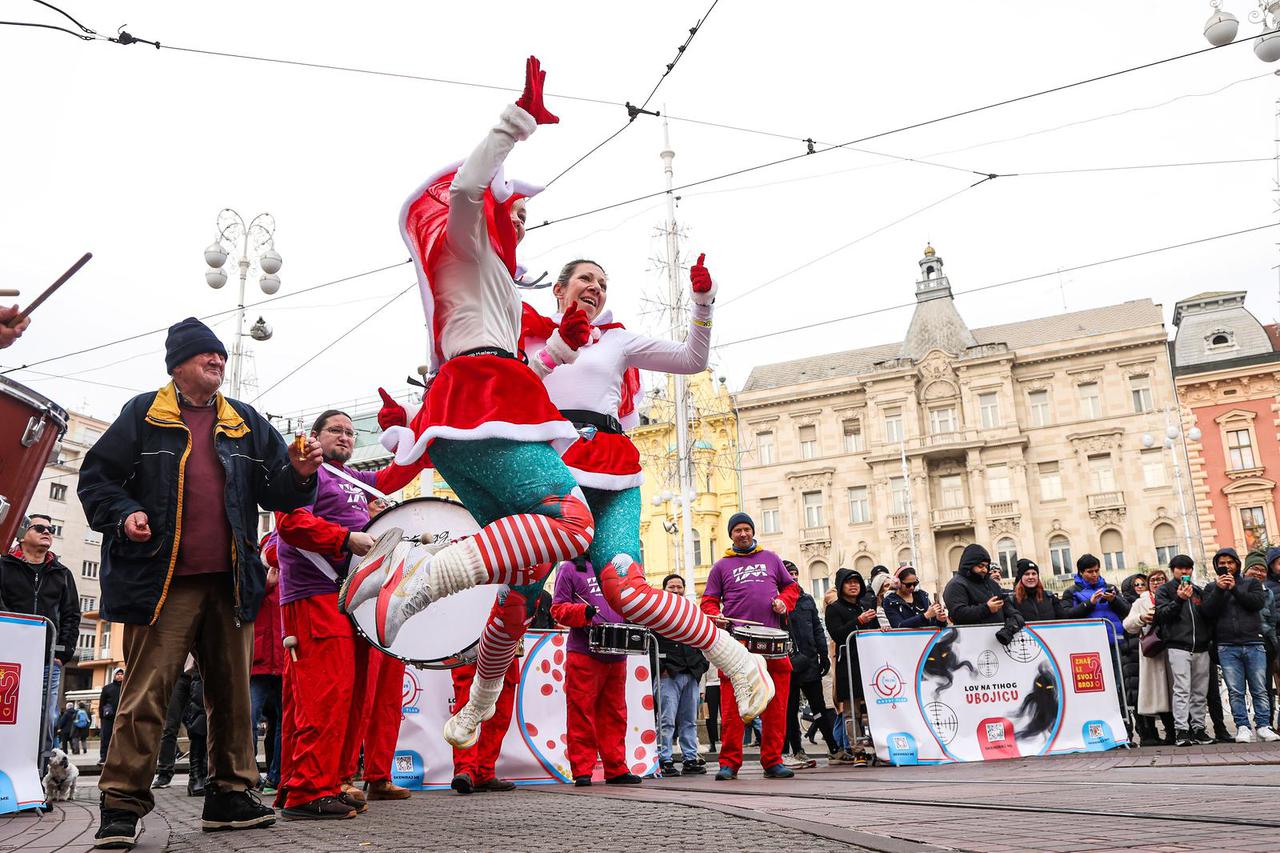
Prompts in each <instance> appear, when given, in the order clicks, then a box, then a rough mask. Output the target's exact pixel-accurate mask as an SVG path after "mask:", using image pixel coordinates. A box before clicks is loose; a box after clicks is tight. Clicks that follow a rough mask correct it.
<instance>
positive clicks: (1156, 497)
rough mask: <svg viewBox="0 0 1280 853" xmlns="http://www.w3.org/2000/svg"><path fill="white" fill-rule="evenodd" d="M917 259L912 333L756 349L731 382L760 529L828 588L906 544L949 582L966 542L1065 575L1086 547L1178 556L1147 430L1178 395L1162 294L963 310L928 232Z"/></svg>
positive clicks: (1009, 570) (1160, 466)
mask: <svg viewBox="0 0 1280 853" xmlns="http://www.w3.org/2000/svg"><path fill="white" fill-rule="evenodd" d="M919 266H920V271H921V276H920V279H919V281H918V282H917V283H916V300H917V304H916V308H915V314H914V316H913V318H912V322H911V325H910V328H909V330H908V333H907V337H906V339H905V340H903V341H900V342H894V343H888V344H882V345H878V346H871V347H866V348H863V349H857V350H849V351H845V352H836V353H831V354H828V355H823V356H816V357H812V358H806V359H801V360H797V361H790V362H784V363H780V364H771V365H765V366H761V367H757V368H756V369H754V370H753V371H752V372H751V375H750V377H749V378H748V380H747V382H746V384H745V386H744V388H743V390H742V391H741V392H740V393H739V394H738V395H737V398H736V402H737V410H738V417H739V423H740V430H741V434H742V445H743V447H744V454H743V461H742V469H743V470H742V484H743V491H744V494H745V496H746V497H745V504H746V508H747V510H748V511H749V512H750V513H751V514H752V515H753V516H754V518H755V521H756V528H757V533H758V536H759V539H760V541H761V544H763V545H764V546H765V547H767V548H770V549H772V550H774V551H777V552H778V553H779V554H781V555H782V556H783V557H784V558H789V559H792V560H793V561H795V562H796V564H797V565H798V566H800V567H801V574H802V578H801V579H802V582H803V583H804V584H805V585H806V588H807V589H808V590H809V591H810V592H812V593H814V594H815V596H816V597H817V596H820V595H821V594H822V593H823V592H825V590H826V589H828V588H829V586H830V584H831V582H832V581H831V579H832V577H833V576H834V574H835V571H836V569H837V568H838V567H840V566H848V567H851V568H856V569H858V570H860V571H861V572H862V573H863V576H864V577H866V576H867V575H868V574H869V572H870V570H871V568H872V567H873V566H875V565H876V564H883V565H886V566H891V567H892V566H897V565H901V564H907V563H910V564H913V565H915V566H916V567H917V569H918V570H919V571H920V574H921V576H922V580H923V582H924V585H925V587H926V588H928V589H931V590H938V589H940V588H941V587H942V586H943V585H945V583H946V581H947V580H948V579H949V578H950V577H951V575H952V573H953V572H954V571H955V569H956V567H957V565H958V562H959V557H960V553H961V551H962V550H963V549H964V546H965V545H967V544H969V543H970V542H978V543H980V544H982V545H984V546H985V547H986V548H987V549H988V551H990V552H991V555H992V558H993V561H996V562H998V563H999V565H1000V567H1001V569H1002V573H1003V574H1004V576H1005V577H1006V578H1011V577H1012V574H1013V570H1014V566H1015V563H1016V561H1017V560H1018V558H1020V557H1029V558H1031V559H1033V560H1035V561H1036V562H1037V563H1038V564H1039V565H1040V566H1041V567H1042V572H1043V574H1044V576H1045V578H1046V583H1051V582H1052V584H1053V585H1057V586H1061V585H1065V583H1067V582H1068V580H1069V578H1070V576H1071V574H1072V573H1074V571H1075V561H1076V559H1077V558H1078V557H1079V556H1080V555H1081V554H1083V553H1085V552H1090V553H1093V554H1095V555H1097V556H1098V557H1099V558H1100V559H1102V561H1103V563H1104V574H1105V575H1106V576H1107V577H1108V578H1109V579H1111V580H1113V582H1117V583H1118V582H1119V580H1120V579H1121V578H1122V577H1123V576H1124V575H1126V574H1129V573H1130V572H1131V571H1133V570H1136V569H1137V568H1138V567H1139V566H1140V565H1144V564H1145V565H1150V564H1153V563H1155V562H1156V561H1157V560H1159V561H1161V562H1164V561H1165V560H1167V557H1168V556H1170V555H1171V553H1172V551H1171V550H1170V549H1172V548H1174V547H1175V546H1176V544H1177V543H1178V542H1179V541H1181V540H1182V537H1183V531H1182V529H1181V526H1180V524H1181V522H1180V520H1179V512H1178V502H1177V495H1176V492H1175V488H1174V479H1173V470H1172V466H1171V457H1170V455H1169V453H1168V452H1167V451H1165V450H1164V449H1163V448H1162V447H1161V445H1160V444H1159V443H1158V442H1157V443H1156V444H1155V449H1154V450H1152V449H1148V447H1146V446H1144V441H1143V437H1144V436H1145V435H1149V434H1151V433H1154V434H1155V435H1156V436H1162V435H1163V432H1164V424H1165V417H1166V412H1165V411H1164V410H1165V409H1166V408H1167V407H1172V406H1173V405H1174V395H1173V382H1172V377H1171V373H1170V368H1169V355H1168V349H1167V345H1166V337H1167V336H1166V333H1165V328H1164V324H1163V320H1162V314H1161V309H1160V306H1158V305H1156V304H1154V303H1152V302H1151V301H1150V300H1147V299H1143V300H1135V301H1131V302H1125V303H1123V304H1119V305H1112V306H1107V307H1104V308H1096V309H1090V310H1086V311H1076V312H1071V313H1063V314H1059V315H1056V316H1049V317H1042V318H1038V319H1032V320H1026V321H1023V322H1018V323H1011V324H1005V325H1000V326H991V327H987V328H974V329H970V328H969V327H968V326H967V325H966V324H965V322H964V320H963V319H962V318H961V316H960V313H959V311H958V310H957V309H956V306H955V303H954V301H953V299H952V294H951V286H950V282H949V280H948V277H947V275H946V274H945V273H944V271H943V262H942V258H941V257H940V256H938V255H937V254H936V252H935V251H934V250H933V249H932V247H929V248H926V250H925V254H924V257H922V258H921V259H920V261H919ZM1148 441H1149V440H1148ZM912 529H914V531H915V536H914V540H913V539H912V536H911V534H910V531H911V530H912Z"/></svg>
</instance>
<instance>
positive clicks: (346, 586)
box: [338, 527, 409, 614]
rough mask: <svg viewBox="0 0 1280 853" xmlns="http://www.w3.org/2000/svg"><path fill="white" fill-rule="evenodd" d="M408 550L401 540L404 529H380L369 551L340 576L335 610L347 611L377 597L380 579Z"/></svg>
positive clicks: (389, 572) (381, 579)
mask: <svg viewBox="0 0 1280 853" xmlns="http://www.w3.org/2000/svg"><path fill="white" fill-rule="evenodd" d="M408 553H409V546H408V545H407V544H406V543H405V542H404V531H403V530H401V529H400V528H398V527H393V528H391V529H390V530H387V531H386V532H384V533H383V534H382V535H381V536H379V537H378V539H377V541H376V542H374V543H373V547H372V548H370V549H369V552H368V553H367V554H365V555H364V556H363V557H361V558H360V562H359V563H357V564H356V565H355V566H353V567H352V568H351V569H350V570H349V571H348V572H347V576H346V577H345V578H343V579H342V587H341V588H340V589H339V590H338V610H339V611H341V612H343V613H347V614H351V613H355V612H356V608H358V607H359V606H360V605H361V604H364V603H365V602H366V601H368V600H370V599H373V598H377V597H378V592H379V590H381V589H382V582H383V581H384V580H386V578H387V575H389V574H391V573H392V570H391V569H390V567H391V566H393V565H394V564H395V563H396V562H397V561H399V562H404V557H405V555H406V554H408Z"/></svg>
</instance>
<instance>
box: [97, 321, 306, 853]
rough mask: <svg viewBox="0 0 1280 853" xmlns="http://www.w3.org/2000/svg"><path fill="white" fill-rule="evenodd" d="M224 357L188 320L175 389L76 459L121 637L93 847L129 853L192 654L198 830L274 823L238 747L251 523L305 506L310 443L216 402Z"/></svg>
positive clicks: (253, 769)
mask: <svg viewBox="0 0 1280 853" xmlns="http://www.w3.org/2000/svg"><path fill="white" fill-rule="evenodd" d="M226 358H227V351H226V349H225V348H224V347H223V346H222V342H221V341H219V340H218V338H217V337H216V336H215V335H214V334H213V332H212V331H211V330H210V329H209V327H208V326H205V325H204V324H203V323H201V322H200V321H199V320H197V319H195V318H194V317H189V318H187V319H186V320H183V321H182V322H180V323H176V324H174V325H173V326H171V327H170V328H169V336H168V338H167V339H166V340H165V367H166V368H167V369H168V371H169V373H170V374H171V375H172V376H173V381H172V382H170V383H168V384H167V385H165V386H164V387H163V388H161V389H160V390H159V391H155V392H150V393H147V394H141V395H139V396H137V397H134V398H133V399H132V400H130V401H129V402H128V403H126V404H125V406H124V408H123V409H122V410H121V412H120V417H118V418H117V419H116V421H115V423H113V424H112V425H111V426H110V427H108V429H107V431H106V432H105V433H104V434H103V435H102V437H101V438H100V439H99V440H98V442H97V443H96V444H94V446H93V448H92V449H90V451H89V452H88V453H87V454H86V455H85V460H84V464H83V465H82V466H81V468H80V485H79V488H78V493H79V496H80V502H81V503H82V504H83V505H84V511H85V516H86V517H87V518H88V519H89V524H90V526H91V527H92V528H93V529H94V530H97V531H99V532H100V533H102V534H103V540H102V566H101V575H100V579H101V585H102V608H101V610H102V618H103V619H105V620H107V621H109V622H123V623H124V639H123V642H122V646H123V649H124V658H125V663H126V665H127V670H126V675H125V681H124V685H123V688H122V690H121V691H120V706H119V708H118V709H117V711H116V717H115V726H114V732H113V736H112V741H111V747H110V749H109V751H108V753H107V759H106V764H105V766H104V767H103V769H102V776H101V778H100V780H99V782H98V787H99V789H100V790H101V791H102V806H101V808H102V820H101V826H100V828H99V830H98V833H97V835H96V836H95V837H94V846H96V847H102V848H114V849H130V848H132V847H133V846H134V845H135V844H136V842H137V838H138V832H139V830H138V821H139V819H140V818H141V817H142V816H143V815H145V814H146V813H147V812H149V811H151V809H152V808H153V807H154V806H155V800H154V798H153V797H152V795H151V776H152V774H153V773H154V772H155V769H156V759H157V753H158V751H159V748H160V735H161V729H162V727H163V724H164V719H165V709H166V707H167V705H168V703H169V697H170V694H171V693H172V692H173V685H174V683H175V682H176V681H177V680H178V675H179V673H180V672H181V671H182V665H183V662H184V661H185V659H186V657H187V654H188V653H189V652H194V654H195V656H196V658H197V660H198V661H199V665H200V669H201V671H202V673H203V675H204V678H205V681H206V684H207V685H208V696H209V704H210V709H209V766H208V784H207V793H206V795H205V801H204V813H203V817H202V826H203V828H204V829H205V830H210V831H212V830H220V829H248V828H252V827H256V826H267V825H269V824H271V823H272V822H274V820H275V812H273V811H272V810H271V809H270V808H267V807H266V806H263V805H262V804H261V803H259V802H258V800H257V798H256V797H254V796H253V795H251V794H250V793H248V792H249V791H251V790H252V789H253V788H254V786H255V785H256V784H257V782H258V770H257V764H256V762H255V760H254V755H253V739H252V737H251V736H250V731H251V730H250V723H249V712H250V700H249V670H250V665H251V663H252V660H253V626H252V624H251V623H252V622H253V620H254V618H255V617H256V616H257V614H258V606H259V604H260V603H261V602H262V598H263V595H264V594H265V593H266V577H267V573H266V569H265V568H264V567H263V565H262V562H261V561H260V560H259V559H258V546H257V541H258V535H257V528H258V507H259V506H261V507H262V508H264V509H268V510H277V511H281V512H289V511H291V510H294V509H297V508H298V507H301V506H306V505H307V504H310V503H311V502H312V501H314V500H315V492H316V476H315V475H316V470H317V469H318V468H319V467H320V462H321V459H322V454H321V450H320V445H319V443H318V442H317V441H315V439H312V440H310V441H309V442H307V444H306V445H305V446H304V447H301V448H300V447H298V446H297V445H296V443H295V444H293V445H286V443H285V441H284V439H283V438H282V437H281V435H280V434H279V433H278V432H276V430H275V429H273V428H272V427H271V425H270V424H269V423H267V421H266V419H265V418H263V417H262V415H260V414H258V412H257V411H255V410H254V409H253V407H252V406H250V405H248V404H247V403H242V402H239V401H237V400H228V399H227V398H225V397H223V396H222V395H221V394H220V393H218V388H219V387H220V386H221V385H222V377H223V370H224V368H225V365H226Z"/></svg>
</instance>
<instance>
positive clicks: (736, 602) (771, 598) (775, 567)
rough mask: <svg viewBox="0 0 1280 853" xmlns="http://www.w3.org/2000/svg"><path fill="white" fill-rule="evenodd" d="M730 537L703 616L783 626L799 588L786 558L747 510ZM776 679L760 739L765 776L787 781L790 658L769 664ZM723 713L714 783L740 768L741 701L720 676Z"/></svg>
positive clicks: (733, 522) (711, 578) (710, 580)
mask: <svg viewBox="0 0 1280 853" xmlns="http://www.w3.org/2000/svg"><path fill="white" fill-rule="evenodd" d="M729 538H730V539H732V540H733V545H732V547H730V548H729V549H728V550H726V551H725V555H724V556H723V557H721V558H720V559H719V560H717V561H716V564H715V565H714V566H712V567H711V574H710V575H708V576H707V585H706V588H705V589H704V590H703V594H702V612H703V613H706V614H707V615H708V616H710V617H711V618H713V619H715V620H716V621H717V623H719V624H720V626H721V627H726V628H727V627H730V626H732V625H733V624H734V623H733V622H732V621H731V619H729V618H726V617H732V618H733V619H741V620H743V622H744V623H756V624H757V625H762V626H764V627H767V628H777V629H780V628H781V627H782V617H783V616H784V615H785V614H786V613H788V612H790V611H791V610H792V608H794V607H795V604H796V601H797V600H798V599H799V598H800V587H799V585H797V584H796V582H795V580H793V579H792V577H791V573H790V572H788V571H787V569H786V567H785V566H784V565H783V564H782V559H781V558H780V557H778V555H777V554H775V553H773V552H772V551H766V550H765V549H763V548H761V547H760V546H759V545H758V544H757V543H756V525H755V522H753V521H752V520H751V516H749V515H747V514H746V513H745V512H739V513H735V514H734V515H733V517H731V518H730V519H729ZM768 666H769V676H770V678H772V679H773V686H774V694H773V699H772V700H771V701H770V702H769V704H768V706H767V707H766V708H765V709H764V714H762V715H761V717H760V719H761V723H762V728H763V730H762V733H761V737H762V741H761V745H760V763H761V764H762V765H764V775H765V776H767V777H769V778H771V779H788V778H790V777H792V776H794V775H795V773H793V772H792V771H791V770H790V769H789V768H788V767H787V766H786V765H785V764H783V763H782V746H783V741H784V740H785V739H786V735H787V719H786V716H787V696H788V694H789V693H790V690H791V661H790V659H788V658H786V657H779V658H770V659H769V660H768ZM720 684H721V687H720V715H721V717H723V718H724V739H723V740H722V741H721V744H720V770H719V772H717V773H716V779H718V780H721V781H724V780H729V779H736V778H738V770H739V769H740V768H741V767H742V731H743V729H742V719H741V718H740V717H739V716H738V715H737V714H736V713H735V711H736V709H737V707H738V706H737V701H736V700H735V699H734V695H733V685H732V684H731V683H730V682H729V679H727V678H725V677H724V674H723V673H721V679H720Z"/></svg>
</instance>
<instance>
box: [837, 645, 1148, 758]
mask: <svg viewBox="0 0 1280 853" xmlns="http://www.w3.org/2000/svg"><path fill="white" fill-rule="evenodd" d="M999 628H1000V626H999V625H972V626H966V627H961V628H954V627H952V628H945V629H930V630H908V631H867V632H862V633H859V634H858V635H857V643H858V660H859V662H860V665H861V678H862V682H863V687H864V692H865V694H866V699H867V713H868V719H869V720H870V724H871V731H872V737H873V739H874V741H875V747H876V755H877V756H878V757H879V758H880V759H881V760H883V761H887V762H889V763H891V764H943V763H950V762H953V761H991V760H994V759H1000V758H1018V757H1022V756H1027V755H1059V754H1062V753H1068V752H1093V751H1101V750H1107V749H1112V748H1114V747H1116V746H1118V745H1119V744H1122V743H1127V742H1128V734H1127V732H1126V730H1125V726H1124V717H1123V715H1122V714H1121V711H1120V701H1119V697H1118V695H1117V693H1116V674H1115V669H1114V666H1113V664H1112V658H1111V649H1110V643H1109V641H1108V635H1107V630H1106V626H1105V625H1104V624H1103V622H1101V621H1100V620H1087V621H1074V622H1043V623H1031V624H1029V625H1027V626H1026V628H1025V629H1023V630H1022V631H1019V632H1018V633H1017V634H1016V635H1014V638H1013V642H1011V643H1010V644H1009V645H1008V646H1003V645H1001V644H1000V643H999V642H998V641H997V640H996V636H995V635H996V631H997V630H999Z"/></svg>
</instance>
